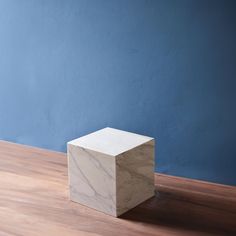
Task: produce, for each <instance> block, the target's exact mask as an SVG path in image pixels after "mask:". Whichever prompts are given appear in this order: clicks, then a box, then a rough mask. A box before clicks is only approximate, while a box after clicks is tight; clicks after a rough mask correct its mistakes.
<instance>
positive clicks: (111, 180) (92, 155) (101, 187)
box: [67, 144, 116, 216]
mask: <svg viewBox="0 0 236 236" xmlns="http://www.w3.org/2000/svg"><path fill="white" fill-rule="evenodd" d="M67 152H68V176H69V190H70V199H71V200H72V201H74V202H77V203H80V204H82V205H85V206H88V207H90V208H93V209H96V210H99V211H101V212H104V213H106V214H109V215H112V216H116V173H115V158H114V157H112V156H108V155H106V154H102V153H98V152H95V151H91V150H88V149H84V148H82V147H79V146H74V145H71V144H68V146H67Z"/></svg>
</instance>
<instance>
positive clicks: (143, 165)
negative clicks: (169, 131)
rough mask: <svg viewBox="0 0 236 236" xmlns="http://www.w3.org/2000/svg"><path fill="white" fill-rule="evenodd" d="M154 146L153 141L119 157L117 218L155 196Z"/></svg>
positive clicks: (117, 169) (117, 163)
mask: <svg viewBox="0 0 236 236" xmlns="http://www.w3.org/2000/svg"><path fill="white" fill-rule="evenodd" d="M154 146H155V141H154V140H151V141H149V142H147V143H144V144H142V145H140V146H138V147H136V148H134V149H131V150H129V151H127V152H125V153H122V154H120V155H119V156H117V158H116V181H117V182H116V183H117V185H116V193H117V216H119V215H121V214H123V213H124V212H126V211H128V210H130V209H132V208H133V207H135V206H137V205H139V204H140V203H142V202H143V201H145V200H147V199H149V198H151V197H152V196H154V194H155V185H154Z"/></svg>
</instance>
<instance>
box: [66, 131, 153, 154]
mask: <svg viewBox="0 0 236 236" xmlns="http://www.w3.org/2000/svg"><path fill="white" fill-rule="evenodd" d="M151 140H153V138H151V137H147V136H143V135H139V134H134V133H130V132H126V131H122V130H118V129H113V128H109V127H107V128H104V129H101V130H98V131H96V132H93V133H91V134H88V135H85V136H83V137H81V138H77V139H74V140H72V141H70V142H68V144H70V145H74V146H79V147H82V148H85V149H89V150H93V151H96V152H101V153H105V154H108V155H111V156H117V155H119V154H121V153H123V152H126V151H128V150H130V149H132V148H135V147H137V146H139V145H142V144H144V143H146V142H148V141H151Z"/></svg>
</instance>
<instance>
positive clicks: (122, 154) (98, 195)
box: [67, 128, 154, 217]
mask: <svg viewBox="0 0 236 236" xmlns="http://www.w3.org/2000/svg"><path fill="white" fill-rule="evenodd" d="M67 153H68V172H69V173H68V174H69V189H70V199H71V200H72V201H74V202H77V203H80V204H83V205H85V206H88V207H90V208H94V209H96V210H99V211H102V212H104V213H106V214H109V215H112V216H115V217H118V216H120V215H121V214H123V213H124V212H126V211H128V210H130V209H132V208H133V207H135V206H137V205H138V204H140V203H142V202H143V201H145V200H147V199H149V198H151V197H152V196H154V139H153V138H150V137H147V136H142V135H138V134H134V133H130V132H126V131H121V130H118V129H113V128H104V129H101V130H99V131H97V132H94V133H91V134H88V135H86V136H83V137H81V138H78V139H75V140H72V141H70V142H68V143H67Z"/></svg>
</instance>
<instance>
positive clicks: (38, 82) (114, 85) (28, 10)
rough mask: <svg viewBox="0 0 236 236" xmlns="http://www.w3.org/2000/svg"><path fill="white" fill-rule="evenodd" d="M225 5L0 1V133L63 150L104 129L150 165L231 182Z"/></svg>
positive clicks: (235, 57) (234, 72)
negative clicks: (148, 144) (134, 147)
mask: <svg viewBox="0 0 236 236" xmlns="http://www.w3.org/2000/svg"><path fill="white" fill-rule="evenodd" d="M235 11H236V4H235V2H234V1H225V0H222V1H207V0H202V1H200V0H196V1H190V0H186V1H182V0H178V1H175V0H173V1H167V0H162V1H158V0H153V1H145V0H132V1H128V0H119V1H118V0H106V1H103V0H89V1H88V0H74V1H72V0H44V1H42V0H37V1H34V0H21V1H19V0H1V1H0V138H1V139H5V140H9V141H14V142H17V143H23V144H29V145H34V146H39V147H44V148H49V149H54V150H59V151H65V149H66V146H65V143H66V142H67V141H68V140H71V139H74V138H76V137H78V136H81V135H84V134H87V133H89V132H91V131H94V130H97V129H99V128H102V127H105V126H111V127H115V128H120V129H124V130H128V131H132V132H137V133H141V134H145V135H149V136H154V137H155V138H156V139H157V170H158V171H159V172H163V173H168V174H172V175H178V176H186V177H190V178H197V179H204V180H209V181H215V182H221V183H226V184H236V139H235V135H236V104H235V103H236V14H235Z"/></svg>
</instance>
